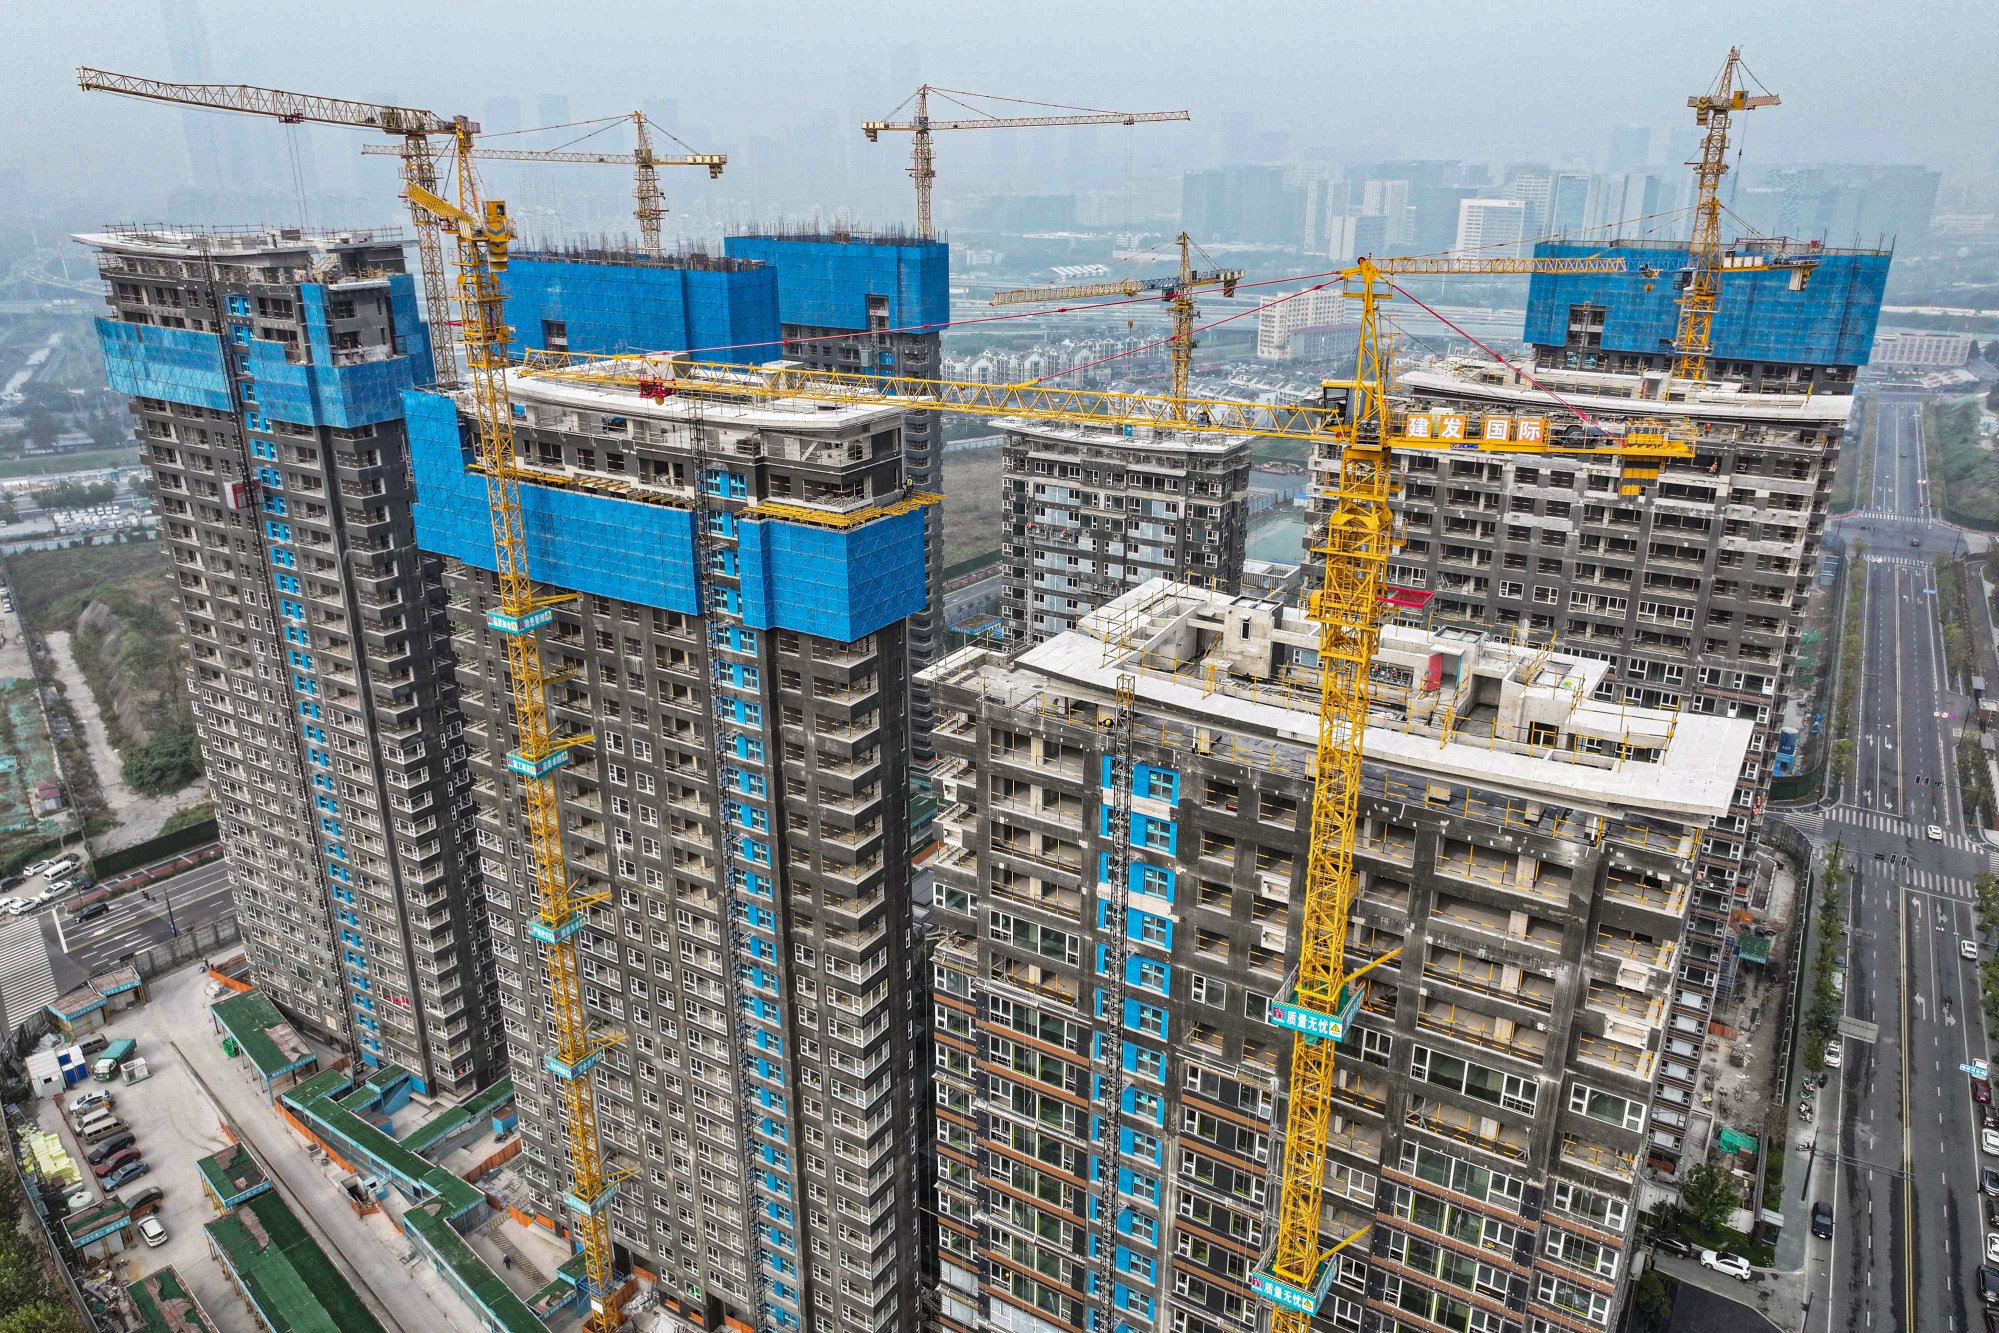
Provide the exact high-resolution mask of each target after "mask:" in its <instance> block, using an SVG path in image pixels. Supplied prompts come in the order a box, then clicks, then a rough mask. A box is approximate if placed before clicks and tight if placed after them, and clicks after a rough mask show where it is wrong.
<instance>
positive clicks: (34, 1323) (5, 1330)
mask: <svg viewBox="0 0 1999 1333" xmlns="http://www.w3.org/2000/svg"><path fill="white" fill-rule="evenodd" d="M1668 1308H1669V1309H1670V1308H1671V1307H1670V1306H1669V1307H1668ZM0 1333H84V1329H83V1320H82V1319H80V1318H79V1317H78V1316H77V1313H76V1311H75V1310H73V1309H71V1308H70V1307H69V1306H67V1305H64V1304H62V1303H61V1302H60V1301H55V1300H49V1299H46V1298H44V1299H41V1300H33V1301H29V1302H28V1303H27V1304H26V1305H23V1306H21V1307H19V1308H18V1309H13V1310H9V1311H8V1312H7V1313H6V1314H4V1315H0Z"/></svg>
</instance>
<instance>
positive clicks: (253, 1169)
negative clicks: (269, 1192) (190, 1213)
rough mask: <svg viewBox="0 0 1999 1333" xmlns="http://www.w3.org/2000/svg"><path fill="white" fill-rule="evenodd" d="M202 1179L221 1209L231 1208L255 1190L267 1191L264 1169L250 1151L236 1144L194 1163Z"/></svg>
mask: <svg viewBox="0 0 1999 1333" xmlns="http://www.w3.org/2000/svg"><path fill="white" fill-rule="evenodd" d="M195 1169H196V1170H198V1171H200V1172H201V1178H202V1180H203V1181H204V1182H205V1183H206V1184H207V1186H208V1188H209V1189H210V1191H212V1192H213V1193H214V1195H215V1197H216V1198H218V1199H220V1200H221V1201H222V1206H223V1207H224V1208H233V1207H235V1206H236V1204H237V1203H238V1202H240V1201H241V1200H242V1199H244V1198H246V1197H247V1196H249V1195H251V1194H255V1193H256V1192H257V1191H258V1190H261V1189H268V1188H270V1182H268V1181H267V1180H265V1179H264V1168H263V1167H261V1166H259V1165H258V1164H257V1159H256V1158H254V1157H252V1156H251V1155H250V1150H249V1149H248V1148H245V1147H244V1146H243V1145H242V1144H240V1143H234V1144H231V1145H230V1146H229V1147H227V1148H224V1149H223V1150H222V1151H221V1152H219V1153H216V1154H215V1155H214V1156H212V1157H204V1158H202V1159H201V1160H200V1161H198V1162H196V1163H195Z"/></svg>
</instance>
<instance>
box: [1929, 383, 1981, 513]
mask: <svg viewBox="0 0 1999 1333" xmlns="http://www.w3.org/2000/svg"><path fill="white" fill-rule="evenodd" d="M1978 415H1979V405H1978V401H1977V400H1976V399H1969V400H1966V401H1963V402H1957V403H1939V402H1929V403H1925V404H1924V405H1923V439H1924V442H1925V443H1926V444H1927V445H1928V446H1929V461H1930V476H1931V478H1932V479H1933V487H1934V488H1935V489H1939V490H1941V491H1942V492H1943V495H1942V498H1941V507H1942V509H1943V511H1944V517H1945V518H1947V519H1949V520H1950V521H1951V522H1953V523H1961V524H1963V525H1965V526H1966V527H1973V528H1980V529H1983V530H1985V531H1988V532H1989V531H1993V530H1995V529H1999V453H1990V452H1987V451H1986V450H1984V449H1981V448H1979V447H1978Z"/></svg>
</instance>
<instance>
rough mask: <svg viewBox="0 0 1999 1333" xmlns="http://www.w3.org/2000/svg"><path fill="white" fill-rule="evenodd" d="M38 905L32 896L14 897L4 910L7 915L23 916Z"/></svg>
mask: <svg viewBox="0 0 1999 1333" xmlns="http://www.w3.org/2000/svg"><path fill="white" fill-rule="evenodd" d="M40 906H41V904H40V903H38V902H36V901H35V900H34V899H33V898H16V899H14V900H13V901H11V902H9V903H8V904H7V909H6V910H7V915H8V916H23V915H26V914H27V913H29V912H32V911H34V910H35V909H36V908H37V907H40Z"/></svg>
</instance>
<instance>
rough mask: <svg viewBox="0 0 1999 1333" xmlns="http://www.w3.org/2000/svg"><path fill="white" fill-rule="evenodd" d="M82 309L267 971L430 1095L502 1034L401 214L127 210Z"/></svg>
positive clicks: (106, 240)
mask: <svg viewBox="0 0 1999 1333" xmlns="http://www.w3.org/2000/svg"><path fill="white" fill-rule="evenodd" d="M78 239H79V240H81V241H82V242H83V243H84V244H87V245H90V246H92V247H94V248H95V249H96V250H97V251H98V268H99V270H100V272H101V273H102V274H103V276H104V280H105V294H106V299H107V300H108V302H109V303H110V306H111V313H110V315H108V316H106V317H104V318H100V319H99V320H98V322H97V329H98V336H99V343H100V346H101V348H102V351H103V355H104V365H105V370H106V374H107V377H108V379H109V382H110V385H111V387H112V388H113V389H115V390H117V391H119V392H121V393H124V394H126V395H128V396H129V398H130V400H131V408H132V412H133V415H134V418H135V423H136V430H137V433H138V437H139V443H140V445H141V448H142V452H143V456H144V458H145V461H146V464H147V467H148V469H149V470H150V472H151V476H152V485H153V494H154V498H155V501H156V503H157V506H158V509H159V514H160V537H161V545H162V549H163V550H164V552H165V555H166V558H167V559H168V560H170V561H171V562H172V566H171V567H172V571H173V576H174V582H175V584H176V590H177V600H178V606H179V611H180V618H181V622H182V625H183V626H184V627H185V629H186V632H187V637H188V646H189V651H190V654H191V657H190V661H189V663H188V681H189V687H190V693H191V696H192V700H193V706H194V719H195V726H196V728H197V730H198V731H199V733H200V737H201V749H202V757H203V759H204V761H205V763H206V766H207V769H208V782H209V788H210V790H211V792H212V794H213V797H214V801H215V814H216V819H217V821H218V823H219V824H220V827H221V841H222V847H223V852H224V855H225V856H226V858H227V864H228V867H229V877H230V884H231V888H232V890H233V892H234V896H235V906H236V915H237V919H238V920H239V921H240V922H241V924H242V928H243V939H244V944H245V948H246V950H247V952H248V954H249V959H250V965H251V968H252V970H253V973H254V975H255V977H256V980H257V983H258V985H259V986H260V987H261V988H262V990H263V992H264V993H265V994H266V995H268V996H269V997H270V998H271V999H273V1000H274V1001H276V1002H277V1004H278V1005H280V1006H281V1007H282V1008H283V1009H284V1010H285V1012H286V1013H287V1014H288V1015H289V1016H290V1017H291V1018H292V1020H293V1021H294V1022H296V1023H298V1024H299V1025H300V1026H302V1027H303V1028H305V1029H306V1030H308V1031H310V1032H312V1033H314V1034H315V1035H317V1036H319V1037H321V1038H323V1039H326V1040H330V1041H333V1042H335V1043H337V1044H338V1045H340V1046H341V1047H342V1048H344V1049H346V1050H348V1051H349V1052H351V1053H352V1054H353V1056H354V1057H355V1058H356V1059H357V1060H358V1061H360V1062H361V1063H362V1064H364V1065H369V1064H396V1065H400V1066H402V1067H404V1068H406V1069H408V1070H410V1071H412V1072H413V1073H414V1074H415V1075H416V1077H417V1079H418V1080H419V1082H420V1083H421V1084H422V1086H423V1089H424V1090H425V1091H426V1092H428V1093H431V1094H433V1095H448V1094H452V1093H457V1092H465V1091H470V1090H471V1089H473V1088H475V1087H479V1086H483V1085H484V1084H485V1083H486V1082H488V1081H490V1079H491V1078H492V1076H493V1074H494V1071H495V1070H496V1069H497V1068H499V1067H500V1065H501V1064H502V1063H503V1061H504V1052H503V1049H502V1046H501V1043H500V1040H499V1033H498V1031H497V1028H496V1024H495V1023H494V1022H493V1014H494V1010H493V1004H494V998H495V997H494V994H493V991H492V972H491V966H490V953H489V949H488V946H487V940H486V926H485V913H484V911H483V905H482V904H481V902H480V901H479V895H478V884H477V876H476V875H475V874H473V873H471V871H472V869H473V864H474V863H473V858H472V856H471V854H470V852H469V850H468V848H467V846H466V838H467V836H468V834H469V826H468V825H467V824H466V823H465V822H464V820H463V819H462V815H463V811H464V808H465V806H466V804H467V797H466V794H465V784H466V783H467V782H468V781H469V780H470V779H469V777H468V776H467V774H466V773H465V771H464V762H463V761H464V747H463V743H462V741H461V740H460V739H459V738H458V736H457V726H456V724H455V723H454V722H453V720H452V717H453V709H452V699H453V690H454V687H453V685H452V683H451V679H450V674H449V670H448V663H447V662H446V660H445V658H444V654H443V653H442V651H441V649H440V646H439V645H440V641H441V638H442V630H443V624H444V620H443V613H444V606H443V597H442V592H441V590H440V589H439V588H438V586H437V583H436V564H437V561H436V560H435V559H434V558H432V557H426V556H424V555H423V554H422V553H421V552H419V550H418V549H417V546H416V540H415V532H414V529H413V526H412V522H411V517H410V498H411V485H410V464H409V453H408V443H407V439H406V435H405V431H404V423H403V420H402V415H403V399H402V391H403V390H405V389H407V388H410V387H411V386H413V385H421V384H424V383H427V382H428V381H429V379H430V375H431V369H430V368H431V359H430V343H429V337H428V334H427V332H426V330H425V327H424V324H423V322H422V321H421V319H420V318H419V317H418V313H417V302H416V295H415V291H414V284H413V282H412V280H411V278H410V276H409V275H408V274H407V273H405V272H404V271H403V244H402V239H401V238H400V237H399V236H397V235H396V234H395V233H393V232H381V231H376V232H368V231H337V232H336V231H326V232H321V231H297V230H282V231H279V230H255V229H252V230H237V231H220V230H217V231H199V232H195V231H185V230H166V229H138V228H127V229H120V230H116V231H111V232H105V233H101V234H97V235H89V236H82V237H79V238H78Z"/></svg>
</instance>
